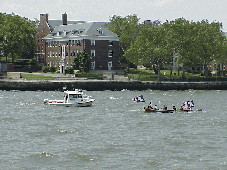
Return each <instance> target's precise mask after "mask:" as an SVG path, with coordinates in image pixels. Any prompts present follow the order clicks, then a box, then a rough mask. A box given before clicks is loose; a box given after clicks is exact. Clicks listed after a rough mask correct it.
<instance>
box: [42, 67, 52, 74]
mask: <svg viewBox="0 0 227 170" xmlns="http://www.w3.org/2000/svg"><path fill="white" fill-rule="evenodd" d="M42 71H43V72H44V73H47V72H49V71H50V67H49V66H43V67H42Z"/></svg>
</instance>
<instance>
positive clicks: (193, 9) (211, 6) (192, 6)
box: [0, 0, 227, 32]
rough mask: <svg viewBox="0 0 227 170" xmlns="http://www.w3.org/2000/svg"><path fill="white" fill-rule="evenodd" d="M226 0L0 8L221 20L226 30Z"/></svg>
mask: <svg viewBox="0 0 227 170" xmlns="http://www.w3.org/2000/svg"><path fill="white" fill-rule="evenodd" d="M226 7H227V0H1V5H0V12H2V13H7V14H11V13H15V14H16V15H19V16H22V17H26V18H28V19H31V20H33V19H35V18H37V19H40V14H45V13H48V14H49V19H56V20H61V19H62V14H63V13H65V12H66V13H67V14H68V20H76V21H98V22H107V21H109V19H110V17H112V16H113V15H117V16H121V17H126V16H127V15H133V14H136V15H137V16H138V18H140V22H143V21H144V20H151V21H154V20H157V19H158V20H160V21H161V22H165V21H166V20H169V21H171V20H175V19H177V18H182V17H183V18H185V19H187V20H190V21H195V22H196V21H202V20H204V19H207V20H208V21H210V22H213V21H215V22H222V24H223V31H226V32H227V10H226V9H227V8H226Z"/></svg>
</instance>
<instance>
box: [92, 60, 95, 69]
mask: <svg viewBox="0 0 227 170" xmlns="http://www.w3.org/2000/svg"><path fill="white" fill-rule="evenodd" d="M91 69H92V70H95V61H92V62H91Z"/></svg>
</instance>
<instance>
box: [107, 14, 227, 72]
mask: <svg viewBox="0 0 227 170" xmlns="http://www.w3.org/2000/svg"><path fill="white" fill-rule="evenodd" d="M106 26H107V28H108V29H109V30H111V31H112V32H114V33H116V34H118V35H119V36H120V37H121V38H120V44H121V49H122V59H124V58H125V59H126V60H127V61H129V62H131V63H133V64H135V65H143V66H152V67H153V68H154V70H155V72H156V74H157V75H159V76H160V69H161V68H162V67H163V66H168V67H169V68H172V66H173V64H174V63H175V64H177V65H181V67H182V68H183V76H184V71H185V69H186V68H189V67H200V68H201V69H200V70H202V68H204V74H205V76H208V67H207V66H208V64H209V63H210V62H211V61H215V62H216V63H217V64H218V63H224V62H226V56H227V51H226V50H227V43H226V42H227V41H226V37H225V36H224V34H223V31H222V23H219V22H211V23H210V22H209V21H208V20H202V21H198V22H193V21H189V20H186V19H185V18H178V19H176V20H172V21H165V22H164V23H162V24H161V22H160V21H159V20H156V21H154V22H147V23H145V22H144V23H143V24H139V18H138V17H137V15H129V16H127V17H121V16H116V15H115V16H113V17H111V18H110V22H109V23H108V24H107V25H106Z"/></svg>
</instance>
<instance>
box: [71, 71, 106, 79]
mask: <svg viewBox="0 0 227 170" xmlns="http://www.w3.org/2000/svg"><path fill="white" fill-rule="evenodd" d="M75 77H79V78H88V79H99V80H103V75H102V74H100V73H85V72H77V73H76V74H75Z"/></svg>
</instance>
